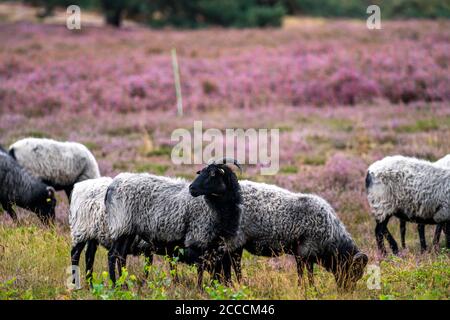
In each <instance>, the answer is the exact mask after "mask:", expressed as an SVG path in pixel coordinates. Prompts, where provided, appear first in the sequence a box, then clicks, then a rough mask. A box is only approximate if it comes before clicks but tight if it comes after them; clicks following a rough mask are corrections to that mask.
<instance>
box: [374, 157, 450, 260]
mask: <svg viewBox="0 0 450 320" xmlns="http://www.w3.org/2000/svg"><path fill="white" fill-rule="evenodd" d="M366 190H367V199H368V202H369V205H370V208H371V213H372V215H373V216H374V218H375V220H376V228H375V235H376V240H377V246H378V249H379V251H380V252H381V253H382V254H383V255H385V254H386V248H385V247H384V242H383V239H384V237H386V238H387V239H388V241H389V243H390V244H391V247H392V251H393V253H394V254H397V253H398V246H397V243H396V242H395V239H394V238H393V237H392V235H391V234H390V232H389V230H388V229H387V224H388V222H389V219H390V218H391V217H392V216H396V217H398V218H400V219H402V220H406V221H412V222H415V223H422V224H440V223H446V222H448V221H449V220H450V170H447V169H445V168H441V167H439V166H436V165H435V164H433V163H431V162H429V161H425V160H419V159H416V158H410V157H403V156H391V157H386V158H384V159H382V160H379V161H376V162H375V163H373V164H372V165H371V166H370V167H369V169H368V171H367V176H366Z"/></svg>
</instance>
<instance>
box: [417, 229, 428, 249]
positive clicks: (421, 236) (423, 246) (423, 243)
mask: <svg viewBox="0 0 450 320" xmlns="http://www.w3.org/2000/svg"><path fill="white" fill-rule="evenodd" d="M417 231H418V232H419V239H420V252H422V253H423V252H425V251H426V250H427V241H426V240H425V225H424V224H422V223H419V224H418V225H417Z"/></svg>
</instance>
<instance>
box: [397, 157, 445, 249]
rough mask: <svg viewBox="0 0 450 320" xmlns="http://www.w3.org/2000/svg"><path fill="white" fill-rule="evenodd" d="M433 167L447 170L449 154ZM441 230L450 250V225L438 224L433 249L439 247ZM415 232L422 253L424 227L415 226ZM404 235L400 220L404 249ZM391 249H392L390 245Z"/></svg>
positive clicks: (425, 244) (403, 223)
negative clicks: (416, 232) (417, 235)
mask: <svg viewBox="0 0 450 320" xmlns="http://www.w3.org/2000/svg"><path fill="white" fill-rule="evenodd" d="M434 165H435V166H438V167H441V168H447V169H448V168H450V154H448V155H446V156H445V157H443V158H441V159H439V160H438V161H436V162H434ZM443 229H445V234H446V241H447V248H448V249H450V225H449V224H446V223H443V224H438V225H437V226H436V230H435V232H434V238H433V246H434V247H438V246H439V240H440V236H441V232H442V230H443ZM417 230H418V232H419V239H420V249H421V252H424V251H426V249H427V243H426V240H425V225H424V224H421V223H419V224H418V225H417ZM405 235H406V221H405V220H400V236H401V243H402V247H403V248H405V247H406V245H405ZM391 248H392V244H391Z"/></svg>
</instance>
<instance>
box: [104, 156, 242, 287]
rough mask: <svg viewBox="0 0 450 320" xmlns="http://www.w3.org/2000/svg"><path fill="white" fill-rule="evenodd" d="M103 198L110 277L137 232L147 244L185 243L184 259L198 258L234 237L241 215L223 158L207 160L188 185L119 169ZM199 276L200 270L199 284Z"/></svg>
mask: <svg viewBox="0 0 450 320" xmlns="http://www.w3.org/2000/svg"><path fill="white" fill-rule="evenodd" d="M224 162H228V160H227V159H224ZM234 163H235V164H236V165H237V162H235V161H234ZM199 196H204V197H199ZM105 201H106V213H107V221H108V225H109V227H110V234H111V237H112V239H113V240H114V244H113V246H112V249H111V250H110V251H109V253H108V264H109V272H110V277H111V280H112V281H113V282H114V281H115V271H114V269H115V263H116V260H117V261H118V265H119V270H120V269H121V267H122V266H124V265H125V264H126V252H127V251H128V249H127V248H128V246H129V244H130V242H131V239H134V238H135V236H136V235H137V236H139V237H141V238H142V239H144V240H145V241H146V242H148V243H158V246H159V247H161V245H163V246H166V247H171V248H173V247H175V246H179V247H183V248H186V251H187V254H186V256H187V258H186V262H188V263H192V262H195V261H202V257H203V256H204V255H206V254H207V253H209V252H211V251H213V250H215V249H216V248H218V246H219V245H220V243H221V242H222V241H226V240H227V239H230V238H232V237H233V236H234V235H235V234H236V232H237V229H238V224H239V219H240V214H241V191H240V187H239V183H238V180H237V177H236V174H235V173H234V172H233V171H232V170H231V169H230V168H229V167H228V166H227V165H225V164H222V163H220V164H217V163H212V164H210V165H208V166H207V167H206V168H204V169H203V170H202V171H200V172H199V176H198V177H197V179H196V180H195V181H194V182H193V183H192V184H191V185H189V183H188V182H187V181H186V180H184V179H175V178H168V177H160V176H154V175H150V174H130V173H126V174H120V175H119V176H117V177H116V178H115V179H114V180H113V182H112V183H111V185H110V186H109V188H108V191H107V195H106V200H105ZM201 265H202V263H200V265H199V266H200V267H201ZM200 275H201V272H199V279H198V284H199V285H201V277H200Z"/></svg>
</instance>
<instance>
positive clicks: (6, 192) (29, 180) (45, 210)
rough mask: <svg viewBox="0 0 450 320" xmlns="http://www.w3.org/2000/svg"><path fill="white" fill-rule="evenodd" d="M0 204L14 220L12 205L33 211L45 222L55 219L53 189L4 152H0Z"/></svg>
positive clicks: (15, 219) (14, 214)
mask: <svg viewBox="0 0 450 320" xmlns="http://www.w3.org/2000/svg"><path fill="white" fill-rule="evenodd" d="M0 204H1V206H2V207H3V209H4V210H5V211H6V212H7V213H8V214H9V215H10V216H11V218H12V219H13V220H14V221H17V215H16V212H15V211H14V208H13V206H14V205H17V206H19V207H21V208H24V209H27V210H30V211H33V212H35V213H36V214H37V215H38V217H39V219H40V220H41V221H42V222H44V223H46V224H48V223H49V222H53V221H54V219H55V206H56V199H55V190H54V189H53V188H52V187H50V186H48V185H46V184H45V183H43V182H42V181H41V180H39V179H38V178H36V177H34V176H33V175H31V174H30V173H29V172H28V171H27V170H25V169H24V168H22V167H21V166H20V165H19V164H18V163H17V162H16V161H15V160H14V159H13V158H11V157H10V156H9V155H8V154H7V153H4V152H0Z"/></svg>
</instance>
